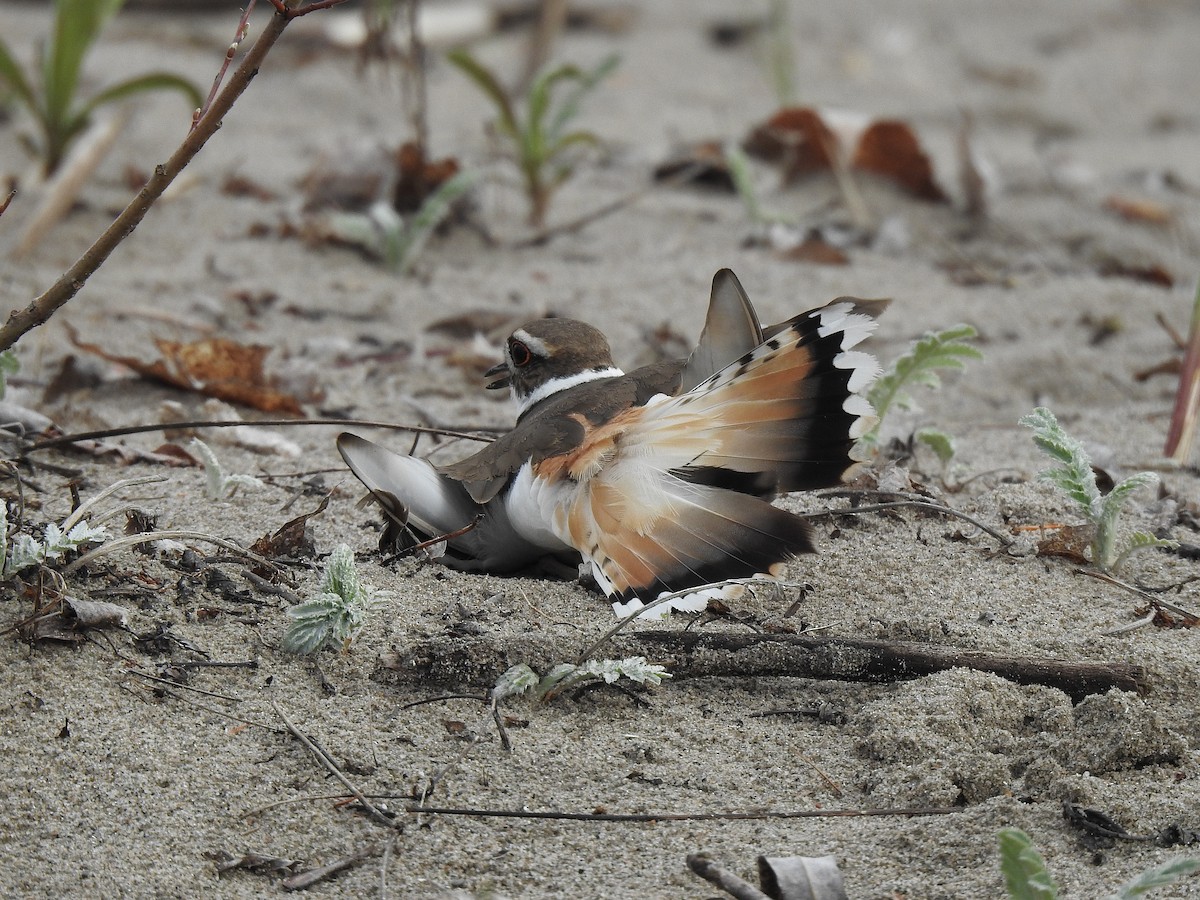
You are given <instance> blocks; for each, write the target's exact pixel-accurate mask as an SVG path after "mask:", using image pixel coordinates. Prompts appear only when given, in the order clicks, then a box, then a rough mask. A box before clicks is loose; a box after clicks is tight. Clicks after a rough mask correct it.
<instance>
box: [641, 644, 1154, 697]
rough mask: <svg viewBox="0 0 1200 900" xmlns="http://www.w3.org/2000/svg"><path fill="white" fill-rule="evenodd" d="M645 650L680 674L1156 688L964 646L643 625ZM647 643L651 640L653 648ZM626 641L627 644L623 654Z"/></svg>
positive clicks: (1106, 668) (1099, 668)
mask: <svg viewBox="0 0 1200 900" xmlns="http://www.w3.org/2000/svg"><path fill="white" fill-rule="evenodd" d="M629 640H630V641H636V642H637V643H639V644H641V645H642V648H643V652H645V651H646V650H651V649H653V650H654V651H656V652H652V653H650V654H647V655H652V656H655V657H657V658H658V660H659V661H660V662H661V661H662V654H663V652H664V651H665V652H667V653H670V654H673V655H674V659H673V660H672V661H670V662H667V663H666V665H667V668H668V669H669V670H670V672H671V674H672V676H673V677H675V678H698V677H711V676H731V675H798V676H800V677H803V678H835V679H839V680H842V681H899V680H902V679H907V678H915V677H917V676H920V675H929V674H932V673H934V672H942V671H945V670H946V669H953V668H967V669H976V670H978V671H981V672H991V673H993V674H995V675H999V676H1000V677H1001V678H1007V679H1008V680H1009V681H1015V682H1016V683H1017V684H1042V685H1046V686H1048V687H1053V688H1058V689H1059V690H1061V691H1063V692H1064V693H1065V694H1067V695H1069V696H1070V697H1071V698H1072V699H1074V700H1079V699H1082V698H1083V697H1086V696H1087V695H1088V694H1100V693H1104V692H1105V691H1107V690H1108V689H1109V688H1114V687H1115V688H1119V689H1120V690H1123V691H1136V692H1137V693H1139V694H1144V693H1146V692H1147V691H1148V690H1149V681H1148V677H1147V673H1146V670H1145V668H1143V667H1142V666H1138V665H1134V664H1131V663H1120V662H1113V663H1103V662H1079V661H1073V660H1063V659H1053V658H1050V657H1038V656H1002V655H1000V654H996V653H985V652H982V651H979V650H966V649H963V648H960V647H947V646H938V645H936V644H918V643H914V642H904V641H878V640H869V639H866V638H845V637H830V636H821V635H805V634H728V633H711V634H698V633H696V632H690V631H689V632H679V631H642V632H637V633H636V634H633V635H630V638H629ZM647 645H648V646H647ZM626 649H628V648H627V647H625V646H624V643H623V644H622V652H624V651H625V650H626Z"/></svg>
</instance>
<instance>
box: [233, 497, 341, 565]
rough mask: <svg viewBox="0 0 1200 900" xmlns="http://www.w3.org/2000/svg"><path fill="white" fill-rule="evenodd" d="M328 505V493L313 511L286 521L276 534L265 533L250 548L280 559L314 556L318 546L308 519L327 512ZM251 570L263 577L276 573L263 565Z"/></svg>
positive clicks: (268, 556)
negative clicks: (314, 540)
mask: <svg viewBox="0 0 1200 900" xmlns="http://www.w3.org/2000/svg"><path fill="white" fill-rule="evenodd" d="M328 505H329V495H328V494H326V495H325V496H324V497H322V498H321V502H320V504H319V505H318V506H317V508H316V509H314V510H313V511H312V512H307V513H304V514H303V515H300V516H296V518H294V519H291V520H290V521H288V522H285V523H284V524H283V525H281V526H280V527H279V528H278V529H277V530H276V531H275V533H274V534H264V535H263V536H262V537H260V538H259V539H258V540H257V541H255V542H254V543H253V544H251V545H250V549H251V550H252V551H253V552H254V553H257V554H258V555H259V556H264V557H266V558H267V559H278V558H280V557H287V558H289V559H307V558H309V557H311V556H313V555H314V554H315V553H316V546H315V544H314V543H313V539H312V536H311V535H310V534H309V531H308V520H309V519H311V518H312V517H313V516H319V515H320V514H321V513H323V512H325V507H327V506H328ZM251 571H253V572H254V574H255V575H258V576H260V577H262V578H269V577H271V575H272V574H274V573H273V572H271V571H270V570H269V569H267V568H266V567H263V566H260V567H257V568H255V569H252V570H251Z"/></svg>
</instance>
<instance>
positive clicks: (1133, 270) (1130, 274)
mask: <svg viewBox="0 0 1200 900" xmlns="http://www.w3.org/2000/svg"><path fill="white" fill-rule="evenodd" d="M1096 272H1097V274H1099V275H1101V276H1103V277H1104V278H1131V279H1133V280H1134V281H1144V282H1145V283H1146V284H1155V285H1158V286H1159V287H1164V288H1169V287H1174V286H1175V276H1174V275H1172V274H1171V273H1170V272H1169V271H1167V269H1166V268H1165V267H1164V266H1161V265H1159V264H1157V263H1149V264H1140V263H1129V262H1125V261H1123V260H1120V259H1117V258H1116V257H1107V258H1105V259H1102V260H1101V261H1100V264H1099V265H1098V266H1097V268H1096Z"/></svg>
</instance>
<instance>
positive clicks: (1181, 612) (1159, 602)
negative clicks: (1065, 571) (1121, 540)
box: [1075, 569, 1200, 621]
mask: <svg viewBox="0 0 1200 900" xmlns="http://www.w3.org/2000/svg"><path fill="white" fill-rule="evenodd" d="M1075 571H1076V572H1078V573H1079V574H1080V575H1086V576H1087V577H1088V578H1095V579H1096V580H1097V581H1104V582H1107V583H1108V584H1111V585H1113V586H1114V587H1119V588H1124V589H1125V590H1127V591H1129V593H1131V594H1134V595H1136V596H1138V597H1141V598H1142V599H1143V600H1145V601H1146V602H1147V603H1149V604H1151V605H1152V606H1154V607H1158V608H1162V609H1165V610H1167V611H1169V612H1173V613H1175V615H1177V616H1185V617H1187V618H1188V619H1192V620H1193V621H1200V615H1197V614H1196V613H1194V612H1192V611H1191V610H1188V609H1184V608H1183V607H1182V606H1177V605H1176V604H1174V603H1172V602H1171V601H1170V600H1164V599H1163V598H1162V597H1159V596H1157V595H1155V594H1151V593H1150V592H1149V591H1143V590H1142V589H1141V588H1139V587H1136V586H1134V585H1132V584H1129V583H1128V582H1125V581H1122V580H1121V579H1120V578H1114V577H1113V576H1112V575H1109V574H1108V573H1107V572H1097V571H1093V570H1091V569H1076V570H1075Z"/></svg>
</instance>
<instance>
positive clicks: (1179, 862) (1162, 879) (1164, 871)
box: [997, 828, 1200, 900]
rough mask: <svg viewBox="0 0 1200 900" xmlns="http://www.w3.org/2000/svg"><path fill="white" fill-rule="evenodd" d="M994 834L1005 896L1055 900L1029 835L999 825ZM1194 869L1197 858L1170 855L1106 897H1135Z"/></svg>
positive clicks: (1130, 899) (1122, 899) (1116, 899)
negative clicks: (1170, 857) (1006, 891)
mask: <svg viewBox="0 0 1200 900" xmlns="http://www.w3.org/2000/svg"><path fill="white" fill-rule="evenodd" d="M997 838H998V839H999V841H1000V871H1001V873H1002V874H1003V875H1004V883H1005V885H1006V887H1007V888H1008V896H1009V897H1011V898H1012V900H1057V897H1058V886H1057V885H1056V884H1055V883H1054V879H1053V878H1052V877H1051V876H1050V872H1049V870H1048V869H1047V868H1046V861H1045V860H1044V859H1042V855H1041V854H1040V853H1038V852H1037V850H1036V849H1034V846H1033V841H1031V840H1030V838H1029V835H1027V834H1026V833H1025V832H1024V831H1022V830H1021V829H1019V828H1002V829H1000V831H999V833H998V834H997ZM1195 872H1200V859H1188V858H1187V857H1178V858H1176V859H1170V860H1167V861H1166V862H1165V863H1163V864H1162V865H1159V866H1155V867H1154V868H1152V869H1147V870H1146V871H1144V872H1142V873H1141V874H1139V875H1136V876H1134V877H1133V878H1131V879H1130V880H1129V881H1127V882H1125V883H1124V884H1123V885H1121V886H1120V887H1119V888H1117V891H1116V893H1114V894H1109V895H1108V896H1107V897H1106V898H1105V900H1135V898H1137V897H1143V896H1145V895H1146V894H1148V893H1150V892H1151V891H1152V890H1154V889H1155V888H1158V887H1166V886H1167V885H1169V884H1173V883H1174V882H1176V881H1177V880H1179V879H1180V878H1183V877H1185V876H1187V875H1191V874H1193V873H1195Z"/></svg>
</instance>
